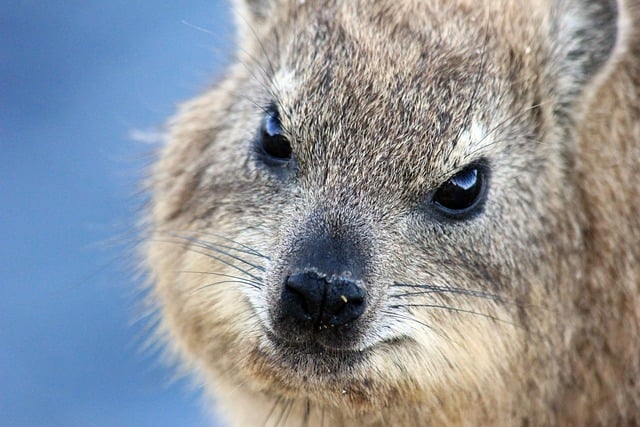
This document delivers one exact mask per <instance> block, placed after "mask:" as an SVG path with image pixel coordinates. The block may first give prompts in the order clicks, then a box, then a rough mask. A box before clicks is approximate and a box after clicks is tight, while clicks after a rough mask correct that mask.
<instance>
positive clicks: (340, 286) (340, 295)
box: [325, 280, 364, 314]
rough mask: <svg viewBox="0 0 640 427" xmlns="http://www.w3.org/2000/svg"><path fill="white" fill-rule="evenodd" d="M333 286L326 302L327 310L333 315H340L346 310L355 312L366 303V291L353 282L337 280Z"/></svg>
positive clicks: (332, 283)
mask: <svg viewBox="0 0 640 427" xmlns="http://www.w3.org/2000/svg"><path fill="white" fill-rule="evenodd" d="M330 283H331V286H330V288H329V291H328V293H327V298H326V302H325V308H326V310H327V311H328V312H329V313H331V314H339V313H340V312H341V311H343V310H345V309H350V310H354V309H357V308H358V307H360V306H362V305H363V303H364V290H363V289H362V288H361V287H359V286H358V285H356V284H355V283H354V282H352V281H348V280H336V281H332V282H330Z"/></svg>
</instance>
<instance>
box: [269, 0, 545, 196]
mask: <svg viewBox="0 0 640 427" xmlns="http://www.w3.org/2000/svg"><path fill="white" fill-rule="evenodd" d="M433 3H434V2H384V1H383V2H359V1H350V2H304V3H303V4H295V5H293V6H290V7H294V8H295V11H294V12H291V11H289V13H287V14H286V18H284V17H278V16H277V15H275V16H274V17H272V24H271V25H270V26H269V30H268V31H267V32H266V34H265V41H264V42H263V44H264V46H263V47H262V49H264V50H266V53H267V56H268V58H266V62H265V63H264V64H263V68H264V70H265V72H266V73H267V74H269V75H270V78H269V81H268V82H267V85H268V87H269V91H268V92H269V93H268V94H267V95H266V96H267V98H273V99H271V100H269V102H273V103H275V104H277V105H278V106H279V108H280V110H281V111H280V113H281V118H282V122H283V126H284V128H285V131H286V132H287V133H288V136H289V138H290V140H291V142H292V145H293V147H294V152H295V153H296V156H297V160H298V162H299V167H300V172H301V174H302V175H304V174H305V173H308V174H317V175H318V177H322V179H323V180H324V182H325V183H326V180H327V178H329V179H331V178H332V177H335V178H336V179H338V178H339V177H343V176H345V173H344V172H345V170H347V169H348V170H349V174H348V175H349V179H350V180H352V181H353V178H354V177H357V176H362V177H365V176H366V177H368V178H371V177H372V175H375V174H379V175H380V177H383V176H386V175H388V174H395V175H398V174H401V175H402V174H404V175H406V177H405V178H406V179H405V180H397V181H396V183H397V184H399V188H402V189H403V190H405V191H407V192H414V191H415V190H416V189H415V188H412V186H421V187H424V186H425V185H426V186H429V185H437V183H438V182H439V181H441V180H442V179H443V178H446V176H447V174H451V172H452V171H455V169H456V168H459V167H462V166H464V165H465V164H467V163H469V162H471V161H474V160H477V158H478V157H480V156H482V155H488V153H484V152H483V151H482V150H481V149H480V147H479V146H478V145H479V144H483V145H485V146H490V144H487V142H489V141H490V139H488V140H485V139H484V137H489V136H490V135H486V131H487V129H489V128H490V127H491V126H492V125H493V124H495V123H498V122H500V121H501V120H504V118H505V117H504V116H503V114H502V112H505V114H507V113H506V112H507V111H509V112H511V113H510V114H512V113H513V111H523V110H525V109H526V108H528V107H531V106H532V105H533V104H534V103H535V102H536V99H535V93H534V92H535V91H534V90H533V88H532V87H531V86H532V82H534V81H535V79H533V78H531V70H529V69H527V68H528V67H530V65H529V64H530V63H531V62H533V58H532V56H533V55H534V53H535V52H536V51H538V50H539V49H538V48H536V47H535V46H530V44H531V43H529V41H531V39H533V38H534V37H533V35H532V34H533V30H532V27H531V26H530V25H529V26H521V27H520V26H518V25H517V21H518V19H515V20H514V21H512V22H510V23H507V22H505V20H504V18H503V19H502V20H499V21H494V20H493V19H492V18H491V16H490V15H491V11H489V12H487V11H486V10H485V9H483V10H482V11H480V10H478V8H474V7H473V5H472V4H471V3H469V4H466V5H464V4H463V5H462V6H460V5H459V4H456V5H453V4H452V3H453V2H444V5H438V6H437V7H436V6H435V5H434V4H433ZM416 10H419V12H416ZM445 16H446V17H447V19H446V20H445V19H444V17H445ZM496 16H502V15H498V14H496ZM479 22H480V23H482V24H483V25H478V23H479ZM507 32H508V37H507V36H506V35H505V34H506V33H507ZM522 38H527V39H528V42H527V43H526V44H523V43H522V42H518V43H516V40H521V39H522ZM516 46H517V47H516ZM498 64H499V65H498ZM525 71H527V72H528V73H527V75H528V76H529V77H528V81H525V80H523V79H521V75H524V72H525ZM514 91H517V92H518V94H517V95H518V96H516V94H515V93H514ZM489 111H491V113H490V114H489V113H488V112H489ZM483 129H484V130H483ZM409 159H410V160H411V161H408V160H409ZM322 160H325V161H322ZM318 164H321V165H326V168H318V167H317V165H318ZM310 165H315V167H313V168H311V167H307V166H310ZM365 167H366V170H364V169H363V168H365ZM359 169H362V170H360V173H358V170H359ZM313 178H314V177H313V176H311V177H310V179H313ZM423 180H427V182H426V183H425V182H422V181H423ZM408 183H411V185H407V184H408ZM342 184H344V183H342ZM376 185H378V187H377V188H376V192H377V193H380V192H381V190H382V191H384V189H381V188H380V187H379V182H378V183H377V184H376ZM392 191H396V189H392Z"/></svg>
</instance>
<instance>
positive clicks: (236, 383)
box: [145, 0, 640, 426]
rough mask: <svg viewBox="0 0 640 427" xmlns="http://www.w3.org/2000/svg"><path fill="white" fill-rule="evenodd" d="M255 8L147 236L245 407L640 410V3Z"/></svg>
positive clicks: (360, 418) (357, 418) (569, 421)
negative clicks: (233, 59)
mask: <svg viewBox="0 0 640 427" xmlns="http://www.w3.org/2000/svg"><path fill="white" fill-rule="evenodd" d="M235 10H236V14H237V17H238V19H237V24H238V27H239V37H238V44H239V46H238V50H237V56H236V61H235V63H234V64H233V65H231V66H230V67H229V68H228V70H227V72H226V74H225V75H224V77H223V78H222V79H221V80H220V81H219V82H218V83H217V84H216V85H215V86H213V87H212V88H210V89H209V90H207V91H206V92H205V93H204V94H202V95H201V96H199V97H198V98H196V99H195V100H193V101H191V102H189V103H187V104H185V105H184V106H183V107H182V108H181V109H180V112H179V113H178V114H177V116H176V117H175V119H174V120H173V121H172V122H171V124H170V132H169V133H170V138H169V142H168V144H167V145H166V146H165V147H164V148H163V149H162V151H161V152H160V154H159V158H158V160H157V162H156V164H155V166H154V167H153V170H152V173H151V178H150V187H151V194H152V198H151V204H150V215H149V219H148V227H149V228H148V236H149V238H148V242H147V244H146V245H145V259H146V263H147V265H148V269H149V271H150V277H151V280H152V282H153V283H154V287H153V292H152V294H153V296H154V297H155V300H156V301H157V303H158V307H159V311H160V313H161V318H162V322H161V327H160V329H161V331H160V332H161V334H162V335H163V337H164V338H166V340H167V342H168V343H170V347H171V348H172V349H174V350H175V351H176V352H177V354H179V355H180V356H181V357H182V359H183V360H184V361H185V364H186V366H188V367H189V368H191V369H193V370H194V371H196V372H197V376H198V377H199V378H202V379H203V382H205V383H206V385H207V388H208V390H209V391H211V393H212V394H213V395H214V396H215V401H216V402H217V404H218V405H219V407H220V409H221V413H222V414H224V416H225V417H226V418H227V420H228V421H229V422H230V424H232V425H237V426H259V425H267V426H275V425H283V426H285V425H286V426H300V425H311V426H364V425H367V426H396V425H397V426H426V425H445V426H452V425H469V426H478V425H492V426H493V425H518V426H520V425H536V426H537V425H587V424H600V425H629V424H638V423H640V336H639V330H640V321H639V318H640V291H639V287H640V278H639V277H640V193H639V189H640V160H639V159H640V3H639V2H638V1H637V0H625V1H622V2H618V3H616V2H615V1H611V0H537V1H524V0H523V1H516V0H511V1H509V0H501V1H491V2H489V1H487V2H480V1H477V0H423V1H419V0H403V1H398V0H379V1H365V0H349V1H338V0H323V1H313V0H306V1H304V0H237V1H236V4H235Z"/></svg>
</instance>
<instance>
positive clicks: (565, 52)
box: [549, 0, 618, 103]
mask: <svg viewBox="0 0 640 427" xmlns="http://www.w3.org/2000/svg"><path fill="white" fill-rule="evenodd" d="M551 13H552V15H551V40H553V42H552V43H553V45H552V52H551V56H552V58H551V62H550V68H551V69H550V70H549V71H550V74H551V75H550V77H551V79H552V81H555V82H556V84H557V86H556V89H557V90H558V92H559V93H558V95H559V96H560V97H561V99H562V100H563V101H565V102H566V103H572V101H574V100H575V98H576V96H577V95H579V94H580V93H582V91H583V85H584V83H586V82H587V81H588V80H589V79H591V78H592V77H593V76H594V75H595V74H597V72H598V71H599V70H600V69H601V68H602V67H603V65H604V64H605V63H606V62H607V60H608V59H609V58H610V57H611V55H612V52H613V49H614V47H615V44H616V39H617V36H618V4H617V1H616V0H553V6H552V12H551Z"/></svg>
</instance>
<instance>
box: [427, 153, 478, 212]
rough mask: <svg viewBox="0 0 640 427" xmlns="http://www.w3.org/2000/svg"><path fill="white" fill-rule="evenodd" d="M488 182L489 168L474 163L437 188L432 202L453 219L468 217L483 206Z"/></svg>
mask: <svg viewBox="0 0 640 427" xmlns="http://www.w3.org/2000/svg"><path fill="white" fill-rule="evenodd" d="M487 184H488V168H487V166H486V165H485V164H484V163H472V164H470V165H468V166H467V167H465V168H464V169H462V170H461V171H459V172H458V173H456V174H455V175H454V176H452V177H451V178H449V179H448V180H447V181H446V182H445V183H444V184H442V185H441V186H440V187H438V188H437V189H436V191H435V192H434V193H433V196H432V197H431V204H432V205H433V207H434V208H435V209H436V210H437V211H438V212H440V213H442V214H444V215H446V216H447V217H449V218H452V219H468V218H470V217H471V216H473V215H474V214H475V213H477V212H478V210H479V209H480V208H481V207H482V202H483V200H484V196H485V194H486V187H487Z"/></svg>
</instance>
